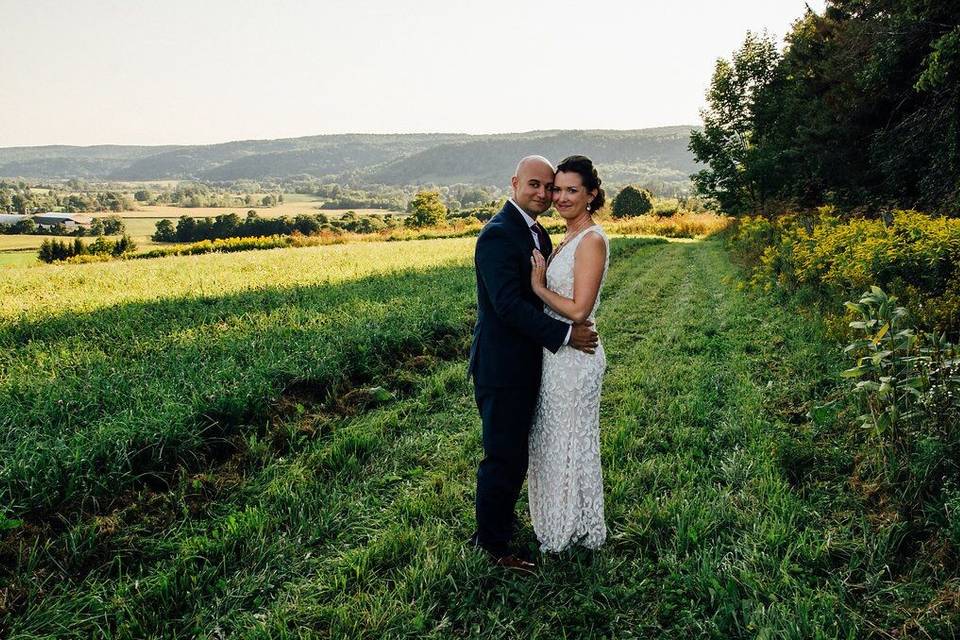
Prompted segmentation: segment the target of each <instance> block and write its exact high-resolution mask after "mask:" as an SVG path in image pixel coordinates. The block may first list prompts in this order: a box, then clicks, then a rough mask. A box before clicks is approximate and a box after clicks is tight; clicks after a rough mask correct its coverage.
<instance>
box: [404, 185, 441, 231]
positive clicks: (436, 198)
mask: <svg viewBox="0 0 960 640" xmlns="http://www.w3.org/2000/svg"><path fill="white" fill-rule="evenodd" d="M407 211H409V212H410V215H409V216H408V217H407V219H406V221H405V224H406V225H407V226H408V227H415V228H419V227H436V226H439V225H442V224H445V223H446V221H447V207H446V206H445V205H444V204H443V201H442V200H441V197H440V192H439V191H421V192H419V193H417V195H415V196H414V197H413V199H412V200H411V201H410V204H409V206H408V207H407Z"/></svg>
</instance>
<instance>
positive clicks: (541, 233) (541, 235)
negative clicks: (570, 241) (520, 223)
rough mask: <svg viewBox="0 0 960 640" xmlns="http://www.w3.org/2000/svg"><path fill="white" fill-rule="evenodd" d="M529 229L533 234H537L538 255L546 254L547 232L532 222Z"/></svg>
mask: <svg viewBox="0 0 960 640" xmlns="http://www.w3.org/2000/svg"><path fill="white" fill-rule="evenodd" d="M530 228H531V229H533V232H534V233H535V234H537V242H538V243H539V244H540V253H546V251H547V232H546V230H545V229H544V228H543V227H541V226H540V224H539V223H537V222H534V223H533V224H532V225H530Z"/></svg>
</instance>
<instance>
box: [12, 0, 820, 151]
mask: <svg viewBox="0 0 960 640" xmlns="http://www.w3.org/2000/svg"><path fill="white" fill-rule="evenodd" d="M807 4H809V6H810V8H812V9H813V10H814V11H817V12H822V11H823V6H824V1H823V0H810V2H807V3H805V2H804V1H803V0H742V1H738V0H734V1H730V2H718V1H716V0H712V1H711V0H672V1H669V2H646V1H643V0H633V1H629V0H591V1H589V2H585V1H584V0H579V1H567V0H553V1H551V2H524V1H523V0H513V1H509V0H485V1H483V2H474V1H469V0H419V1H416V2H411V1H405V0H394V1H389V0H315V1H313V2H305V1H296V0H283V1H268V0H260V1H256V2H252V1H249V0H192V1H183V0H168V1H165V2H160V1H151V0H123V1H120V0H70V1H64V0H60V1H50V0H0V25H2V27H0V147H8V146H19V145H43V144H74V145H89V144H205V143H214V142H225V141H229V140H244V139H259V138H286V137H296V136H306V135H317V134H324V133H395V132H396V133H407V132H431V131H432V132H437V131H442V132H463V133H498V132H518V131H530V130H533V129H641V128H646V127H656V126H663V125H676V124H699V123H700V117H699V110H700V109H701V108H702V107H703V106H704V92H705V91H706V88H707V85H708V83H709V81H710V75H711V73H712V71H713V66H714V63H715V61H716V59H717V58H718V57H727V58H728V57H729V56H730V54H731V53H732V52H733V51H734V50H735V49H736V48H737V47H738V46H739V45H740V44H741V43H742V42H743V38H744V36H745V34H746V32H747V30H752V31H762V30H763V29H767V30H768V31H769V32H770V33H771V34H772V35H773V36H775V37H776V38H777V40H778V41H782V38H783V36H784V34H785V33H786V32H787V30H788V29H789V26H790V24H791V23H792V22H793V21H794V20H796V19H797V18H799V17H800V16H801V15H803V12H804V9H805V6H806V5H807Z"/></svg>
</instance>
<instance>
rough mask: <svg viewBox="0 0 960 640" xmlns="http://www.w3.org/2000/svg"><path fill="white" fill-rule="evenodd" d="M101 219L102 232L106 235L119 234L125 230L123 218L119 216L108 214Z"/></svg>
mask: <svg viewBox="0 0 960 640" xmlns="http://www.w3.org/2000/svg"><path fill="white" fill-rule="evenodd" d="M102 220H103V233H104V234H105V235H108V236H115V235H120V234H121V233H123V232H124V231H126V228H127V227H126V225H125V224H124V223H123V218H121V217H120V216H115V215H109V216H106V217H104V218H102Z"/></svg>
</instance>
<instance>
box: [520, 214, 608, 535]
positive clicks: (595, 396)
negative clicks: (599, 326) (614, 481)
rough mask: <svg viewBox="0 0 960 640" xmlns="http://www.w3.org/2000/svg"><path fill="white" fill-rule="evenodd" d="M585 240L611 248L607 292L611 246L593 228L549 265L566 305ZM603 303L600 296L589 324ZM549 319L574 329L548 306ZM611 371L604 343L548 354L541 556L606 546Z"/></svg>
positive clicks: (538, 515) (538, 475)
mask: <svg viewBox="0 0 960 640" xmlns="http://www.w3.org/2000/svg"><path fill="white" fill-rule="evenodd" d="M587 233H596V234H597V235H599V236H600V237H601V238H603V241H604V244H605V245H606V247H607V259H606V262H605V264H604V266H603V277H602V279H601V281H600V290H601V291H602V290H603V282H604V280H606V277H607V268H608V267H609V265H610V241H609V240H608V239H607V236H606V234H604V232H603V230H602V229H601V228H600V226H599V225H594V226H592V227H588V228H587V229H584V230H583V231H581V232H580V234H578V235H577V236H576V237H574V238H572V239H571V240H570V241H569V242H568V243H567V244H566V245H564V246H563V247H561V248H560V249H559V250H558V251H557V252H556V254H555V255H554V256H553V257H552V258H551V260H550V264H549V265H548V266H547V286H548V287H549V288H550V289H551V290H552V291H555V292H557V293H559V294H560V295H562V296H564V297H566V298H573V264H574V255H575V254H576V251H577V246H578V245H579V244H580V241H581V240H582V239H583V238H584V236H586V234H587ZM599 302H600V293H599V292H598V293H597V300H596V302H594V305H593V310H592V311H591V312H590V316H589V318H590V320H593V318H594V314H596V312H597V307H598V305H599ZM545 312H546V313H547V314H549V315H550V316H552V317H554V318H558V319H560V320H563V321H564V322H567V323H569V322H570V321H569V320H567V319H566V318H563V317H562V316H560V315H558V314H557V313H555V312H554V311H553V310H552V309H550V308H549V307H548V308H546V309H545ZM606 366H607V361H606V356H605V354H604V351H603V344H602V343H601V344H599V345H598V346H597V350H596V352H595V353H593V354H587V353H583V352H582V351H578V350H576V349H573V348H572V347H566V346H564V347H560V349H559V350H558V351H557V353H555V354H554V353H550V352H549V351H548V350H546V349H544V350H543V377H542V378H541V383H540V397H539V399H538V401H537V411H536V414H535V417H534V422H533V426H532V428H531V430H530V441H529V442H530V463H529V467H528V469H527V489H528V492H529V505H530V518H531V520H532V521H533V529H534V531H535V532H536V534H537V539H538V540H539V541H540V548H541V549H542V550H543V551H561V550H563V549H565V548H566V547H568V546H569V545H571V544H582V545H583V546H585V547H588V548H590V549H596V548H597V547H599V546H600V545H601V544H603V542H604V540H606V537H607V530H606V526H605V525H604V521H603V476H602V474H601V470H600V388H601V383H602V381H603V372H604V370H605V369H606Z"/></svg>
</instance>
